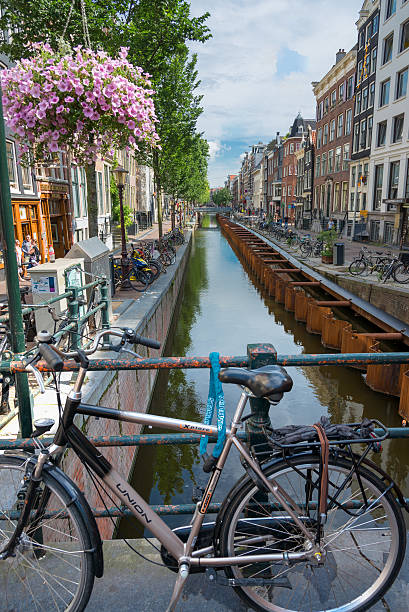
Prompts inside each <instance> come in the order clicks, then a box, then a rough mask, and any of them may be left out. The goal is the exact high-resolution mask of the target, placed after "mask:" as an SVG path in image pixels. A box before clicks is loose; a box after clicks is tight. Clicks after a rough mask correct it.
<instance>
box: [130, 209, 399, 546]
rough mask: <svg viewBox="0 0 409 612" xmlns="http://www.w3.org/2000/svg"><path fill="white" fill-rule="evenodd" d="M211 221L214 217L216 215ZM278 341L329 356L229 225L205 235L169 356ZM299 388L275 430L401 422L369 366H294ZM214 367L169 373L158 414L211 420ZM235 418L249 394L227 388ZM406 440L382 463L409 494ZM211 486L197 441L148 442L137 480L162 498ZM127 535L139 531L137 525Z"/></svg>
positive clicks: (158, 393) (233, 464) (226, 477)
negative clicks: (270, 291)
mask: <svg viewBox="0 0 409 612" xmlns="http://www.w3.org/2000/svg"><path fill="white" fill-rule="evenodd" d="M209 223H210V221H209ZM255 342H270V343H272V344H273V345H274V346H275V347H276V349H277V352H278V353H281V354H301V353H319V352H326V351H325V349H324V347H323V346H322V345H321V342H320V337H319V336H314V335H311V334H309V333H307V331H306V328H305V325H304V324H303V323H299V322H297V321H296V320H295V319H294V316H293V314H292V313H289V312H287V311H285V310H284V308H283V306H282V305H280V304H277V303H276V302H275V301H274V300H272V299H271V298H270V297H269V296H267V295H266V293H265V291H264V289H263V288H262V286H260V285H259V284H258V283H256V282H255V281H254V279H252V278H251V277H250V276H249V274H248V273H247V272H246V271H245V270H244V268H243V267H242V266H241V264H240V262H239V260H238V258H237V256H236V254H235V253H234V251H233V250H232V249H231V247H230V246H229V244H228V242H227V240H226V239H225V238H224V237H223V236H222V235H221V233H220V231H208V230H207V229H202V230H199V231H198V232H196V235H195V237H194V242H193V246H192V254H191V257H190V260H189V264H188V268H187V272H186V278H185V283H184V288H183V292H182V293H181V296H180V300H179V305H178V308H177V310H176V313H175V317H174V321H173V325H172V329H171V330H170V333H169V340H168V345H167V347H166V354H167V355H199V356H204V355H208V354H209V352H211V351H219V352H220V353H222V354H231V355H232V354H236V355H243V354H245V353H246V345H247V344H249V343H255ZM289 373H290V374H291V376H292V378H293V379H294V387H293V390H292V391H291V393H289V394H287V395H286V396H285V397H284V398H283V400H282V401H281V402H280V404H279V405H278V406H277V407H275V408H273V409H272V411H271V413H270V417H271V419H272V422H273V424H274V425H276V426H281V425H285V424H289V423H300V424H301V423H312V422H315V421H316V420H318V419H319V417H320V416H321V415H329V416H330V417H331V420H332V421H333V422H348V421H350V422H351V421H360V420H361V419H362V417H364V416H371V417H375V418H378V419H379V420H381V421H383V422H384V423H385V424H386V425H388V426H399V425H400V419H399V416H398V412H397V408H398V400H397V399H396V398H388V397H386V396H384V395H381V394H378V393H375V392H374V391H372V390H371V389H369V387H367V386H366V385H365V383H364V380H363V374H362V372H360V371H358V370H353V369H348V368H343V367H294V368H289ZM208 381H209V372H208V370H203V371H201V370H197V371H196V370H186V371H179V370H175V371H173V372H166V371H162V372H160V374H159V377H158V383H157V386H156V388H155V393H154V396H153V400H152V404H151V412H152V413H154V414H164V415H166V416H174V417H179V418H188V419H191V420H199V421H201V420H203V416H204V412H205V405H206V399H207V392H208ZM224 390H225V398H226V411H227V416H228V418H229V417H231V416H232V412H233V410H234V407H235V405H236V402H237V400H238V397H239V394H240V391H239V390H238V389H237V388H236V387H234V386H230V385H225V389H224ZM408 446H409V445H408V444H407V441H405V440H393V441H389V442H387V443H384V451H383V453H382V454H380V455H375V456H373V459H374V460H375V461H376V462H378V463H379V465H381V466H382V467H383V468H384V469H385V470H387V471H388V472H389V473H390V474H391V475H392V477H393V478H394V479H396V481H397V482H398V483H399V484H400V485H401V486H402V489H403V490H404V493H405V494H406V495H408V494H409V477H408V465H409V448H408ZM241 473H242V468H241V466H240V462H239V461H238V460H237V455H235V454H234V453H231V456H230V457H229V461H228V463H227V464H226V468H225V471H224V472H223V477H222V478H223V480H222V481H221V483H220V484H219V490H218V492H217V494H216V495H217V499H218V500H221V499H222V498H223V497H224V495H225V494H226V492H227V491H228V489H229V488H230V486H231V485H232V484H233V483H234V482H235V481H236V480H237V478H238V477H239V476H240V475H241ZM192 480H193V482H195V483H196V482H197V483H199V484H201V483H204V482H205V476H204V474H203V472H202V469H201V466H200V459H199V454H198V447H196V446H185V445H182V446H158V447H156V448H153V447H146V448H141V449H140V451H139V454H138V458H137V460H136V462H135V469H134V475H133V478H132V481H133V485H134V486H135V487H136V488H137V489H138V490H139V491H140V492H141V494H142V495H144V497H145V498H149V499H150V502H151V503H153V504H160V503H172V504H179V503H190V502H191V481H192ZM167 522H168V523H169V524H170V525H171V526H175V525H179V524H184V523H186V518H185V517H169V518H168V519H167ZM120 535H127V536H128V537H129V536H134V537H137V536H138V535H140V533H139V532H138V531H135V530H134V528H131V526H130V524H129V523H128V521H124V522H123V523H122V524H121V529H120Z"/></svg>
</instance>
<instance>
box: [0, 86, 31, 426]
mask: <svg viewBox="0 0 409 612" xmlns="http://www.w3.org/2000/svg"><path fill="white" fill-rule="evenodd" d="M6 155H7V153H6V134H5V130H4V119H3V105H2V97H1V89H0V226H1V231H2V235H3V256H4V271H5V274H6V285H7V294H8V300H9V317H10V319H9V320H10V335H11V349H12V351H13V352H14V353H23V352H24V351H25V350H26V345H25V338H24V328H23V315H22V310H21V296H20V285H19V279H18V270H17V259H16V254H15V243H14V240H15V238H14V224H13V211H12V207H11V195H10V184H9V176H8V170H7V157H6ZM15 381H16V391H17V398H18V404H19V413H18V418H19V424H20V431H21V435H22V437H23V438H27V437H29V436H30V435H31V433H32V422H31V399H30V388H29V386H28V378H27V374H23V373H19V374H16V375H15Z"/></svg>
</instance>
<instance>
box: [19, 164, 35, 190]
mask: <svg viewBox="0 0 409 612" xmlns="http://www.w3.org/2000/svg"><path fill="white" fill-rule="evenodd" d="M21 175H22V178H23V187H24V191H33V179H32V176H31V168H27V166H21Z"/></svg>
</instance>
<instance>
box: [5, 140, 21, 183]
mask: <svg viewBox="0 0 409 612" xmlns="http://www.w3.org/2000/svg"><path fill="white" fill-rule="evenodd" d="M6 154H7V171H8V175H9V182H10V189H11V190H13V191H18V179H17V165H16V151H15V148H14V142H10V141H9V140H7V141H6Z"/></svg>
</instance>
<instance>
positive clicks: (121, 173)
mask: <svg viewBox="0 0 409 612" xmlns="http://www.w3.org/2000/svg"><path fill="white" fill-rule="evenodd" d="M112 173H113V174H114V176H115V182H116V184H117V187H118V194H119V217H120V223H121V246H122V249H121V269H122V282H121V289H130V288H131V283H130V282H129V280H128V279H127V278H126V275H127V272H128V252H127V250H126V236H125V219H124V201H123V196H124V187H125V181H126V175H127V174H128V170H125V168H123V166H117V167H116V168H115V170H112Z"/></svg>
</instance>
